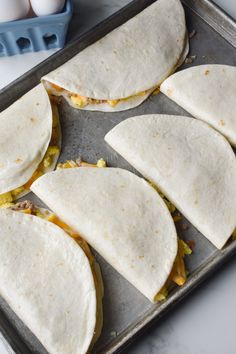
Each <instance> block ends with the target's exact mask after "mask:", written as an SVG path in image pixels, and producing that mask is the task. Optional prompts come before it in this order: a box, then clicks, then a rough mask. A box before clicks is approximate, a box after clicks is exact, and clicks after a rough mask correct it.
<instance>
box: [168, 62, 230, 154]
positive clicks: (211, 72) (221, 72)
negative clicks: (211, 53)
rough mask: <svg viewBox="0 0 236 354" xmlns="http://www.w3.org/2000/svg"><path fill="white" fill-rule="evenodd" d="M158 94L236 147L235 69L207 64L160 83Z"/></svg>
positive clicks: (177, 74) (183, 71) (181, 72)
mask: <svg viewBox="0 0 236 354" xmlns="http://www.w3.org/2000/svg"><path fill="white" fill-rule="evenodd" d="M161 92H163V93H164V94H165V95H167V96H168V97H169V98H170V99H171V100H173V101H174V102H176V103H177V104H178V105H180V106H181V107H183V108H184V109H185V110H186V111H188V112H189V113H191V114H192V115H193V116H194V117H195V118H198V119H201V120H203V121H205V122H207V123H209V124H210V125H211V126H212V127H214V128H215V129H216V130H218V131H219V132H220V133H222V134H223V135H224V136H225V137H226V138H227V139H228V140H229V142H230V143H231V144H232V145H233V146H235V147H236V117H235V112H236V67H233V66H229V65H216V64H208V65H200V66H195V67H192V68H189V69H186V70H182V71H180V72H178V73H176V74H174V75H172V76H170V77H169V78H168V79H167V80H165V81H164V82H163V83H162V85H161Z"/></svg>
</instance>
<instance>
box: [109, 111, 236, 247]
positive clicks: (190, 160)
mask: <svg viewBox="0 0 236 354" xmlns="http://www.w3.org/2000/svg"><path fill="white" fill-rule="evenodd" d="M105 140H106V141H107V143H108V144H109V145H110V146H111V147H113V149H115V150H116V151H117V152H118V153H119V154H120V155H121V156H123V157H124V158H125V159H126V160H127V161H128V162H129V163H130V164H131V165H132V166H134V167H135V168H136V169H137V170H138V171H139V172H140V173H141V174H142V175H143V176H145V177H146V178H147V179H148V180H150V181H152V182H153V183H154V184H156V185H157V186H158V188H159V189H160V190H161V191H162V192H163V193H164V194H165V195H166V197H167V198H168V199H169V200H170V201H171V202H172V203H173V204H174V205H175V206H176V207H177V208H178V209H179V211H180V212H181V213H182V214H183V215H185V216H186V218H187V219H189V221H190V222H191V223H192V224H193V225H194V226H195V227H196V228H197V229H198V230H199V231H200V232H201V233H202V234H203V235H204V236H206V237H207V238H208V239H209V240H210V241H211V242H212V243H213V244H214V245H215V246H216V247H218V248H222V247H223V246H224V244H225V243H226V241H227V240H228V239H229V237H230V236H231V234H232V233H233V231H234V229H235V227H236V159H235V154H234V152H233V150H232V148H231V146H230V145H229V143H228V142H227V140H226V139H225V138H224V137H223V136H222V135H221V134H219V133H218V132H217V131H216V130H214V129H212V128H211V127H210V126H209V125H208V124H206V123H204V122H202V121H200V120H197V119H194V118H189V117H182V116H168V115H158V114H156V115H155V114H154V115H146V116H139V117H132V118H129V119H127V120H125V121H123V122H121V123H120V124H118V125H117V126H115V127H114V128H113V129H112V130H111V131H110V132H109V133H108V134H107V135H106V137H105Z"/></svg>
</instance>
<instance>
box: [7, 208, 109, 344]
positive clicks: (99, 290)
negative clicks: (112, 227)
mask: <svg viewBox="0 0 236 354" xmlns="http://www.w3.org/2000/svg"><path fill="white" fill-rule="evenodd" d="M0 208H2V206H1V205H0ZM7 208H10V209H12V210H14V211H18V212H21V213H24V214H29V215H34V216H37V217H39V218H42V219H44V220H47V221H48V222H51V223H53V224H55V225H57V226H58V227H60V228H61V229H62V230H63V231H65V233H66V234H68V236H69V237H71V238H73V239H74V240H75V241H76V242H77V243H78V245H79V246H80V247H81V248H82V250H83V251H84V253H85V255H86V256H87V258H88V260H89V263H90V266H91V271H92V274H93V278H94V284H95V288H96V294H97V314H96V318H97V321H96V327H95V331H94V337H93V340H92V342H91V345H90V348H89V350H91V349H92V347H93V345H94V344H95V342H96V340H97V339H98V338H99V336H100V334H101V330H102V324H103V310H102V298H103V295H104V288H103V280H102V275H101V270H100V267H99V265H98V263H97V262H96V260H95V258H94V256H93V254H92V252H91V250H90V247H89V245H88V244H87V242H86V241H85V240H84V239H83V238H81V237H80V235H78V233H76V232H74V231H73V230H72V229H71V228H70V227H69V226H68V225H67V224H65V223H64V222H63V221H62V220H60V219H59V218H58V217H57V216H56V215H55V214H54V213H52V212H51V211H49V210H47V209H43V208H39V207H37V206H35V205H34V204H33V203H31V202H30V201H23V202H19V203H17V204H13V203H12V204H9V205H8V206H7Z"/></svg>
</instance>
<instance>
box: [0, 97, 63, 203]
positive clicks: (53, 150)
mask: <svg viewBox="0 0 236 354" xmlns="http://www.w3.org/2000/svg"><path fill="white" fill-rule="evenodd" d="M52 113H53V123H52V136H51V141H50V143H49V146H48V149H47V151H46V154H45V155H44V158H43V160H42V161H41V163H40V164H39V166H38V168H37V170H36V171H35V172H34V173H33V175H32V176H31V178H30V179H29V181H28V182H26V183H25V184H24V185H23V186H21V187H18V188H15V189H14V190H12V191H10V192H7V193H3V194H0V206H1V205H3V204H6V203H11V202H13V201H14V200H16V199H18V198H20V197H21V196H22V195H23V194H24V193H26V192H28V190H29V189H30V186H31V184H32V183H33V182H34V181H35V180H36V179H37V178H39V177H40V176H42V175H43V174H44V173H46V172H47V169H48V168H49V167H50V166H51V165H52V164H53V162H54V161H55V159H56V158H57V157H58V155H59V153H60V148H59V139H60V121H59V114H58V110H57V106H56V105H55V104H53V103H52Z"/></svg>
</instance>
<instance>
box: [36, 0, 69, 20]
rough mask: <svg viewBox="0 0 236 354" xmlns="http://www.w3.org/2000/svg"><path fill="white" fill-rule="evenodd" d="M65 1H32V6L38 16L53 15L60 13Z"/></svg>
mask: <svg viewBox="0 0 236 354" xmlns="http://www.w3.org/2000/svg"><path fill="white" fill-rule="evenodd" d="M64 5H65V0H31V6H32V9H33V10H34V12H35V14H36V15H37V16H46V15H53V14H56V13H58V12H60V11H61V10H62V9H63V7H64Z"/></svg>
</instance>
